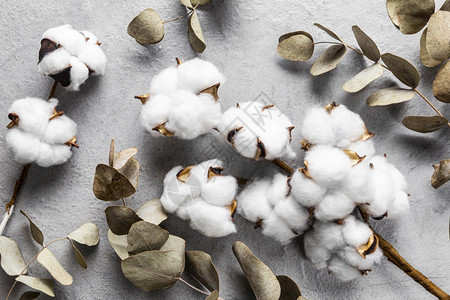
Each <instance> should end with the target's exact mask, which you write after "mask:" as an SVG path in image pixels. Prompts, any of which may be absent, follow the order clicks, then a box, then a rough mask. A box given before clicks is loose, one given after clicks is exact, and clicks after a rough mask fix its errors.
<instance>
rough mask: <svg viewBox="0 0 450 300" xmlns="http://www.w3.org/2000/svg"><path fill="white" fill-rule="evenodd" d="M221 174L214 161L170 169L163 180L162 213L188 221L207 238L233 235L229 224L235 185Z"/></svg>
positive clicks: (234, 203) (234, 207)
mask: <svg viewBox="0 0 450 300" xmlns="http://www.w3.org/2000/svg"><path fill="white" fill-rule="evenodd" d="M223 170H224V168H223V163H222V162H221V161H219V160H216V159H214V160H209V161H205V162H203V163H201V164H198V165H195V166H187V167H184V168H183V167H181V166H178V167H175V168H173V169H172V170H171V171H169V172H168V173H167V175H166V177H165V179H164V191H163V195H162V196H161V204H162V205H163V207H164V209H165V210H166V211H167V212H169V213H174V214H176V215H177V216H178V217H180V218H181V219H184V220H187V221H190V225H191V227H192V228H193V229H195V230H197V231H199V232H200V233H202V234H204V235H206V236H209V237H222V236H226V235H228V234H231V233H234V232H236V228H235V226H234V224H233V222H232V221H233V217H234V214H235V211H236V207H237V202H236V200H235V195H236V192H237V181H236V179H235V178H234V177H232V176H227V175H223V174H221V173H222V171H223Z"/></svg>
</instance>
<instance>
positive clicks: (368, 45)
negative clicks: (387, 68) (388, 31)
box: [352, 25, 380, 61]
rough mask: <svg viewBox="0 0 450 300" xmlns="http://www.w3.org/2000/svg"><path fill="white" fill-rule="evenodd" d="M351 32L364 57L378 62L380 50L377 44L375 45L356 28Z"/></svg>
mask: <svg viewBox="0 0 450 300" xmlns="http://www.w3.org/2000/svg"><path fill="white" fill-rule="evenodd" d="M352 30H353V34H354V35H355V38H356V41H357V42H358V45H359V47H360V48H361V51H362V52H363V53H364V55H365V56H367V58H369V59H371V60H373V61H379V60H380V50H379V49H378V47H377V44H375V42H374V41H373V40H372V39H371V38H370V37H369V36H368V35H367V34H365V33H364V31H362V30H361V28H359V27H358V26H356V25H355V26H353V27H352Z"/></svg>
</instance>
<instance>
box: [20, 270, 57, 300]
mask: <svg viewBox="0 0 450 300" xmlns="http://www.w3.org/2000/svg"><path fill="white" fill-rule="evenodd" d="M16 281H18V282H22V283H23V284H26V285H28V286H29V287H30V288H32V289H35V290H38V291H41V292H43V293H44V294H46V295H49V296H50V297H55V291H54V285H55V283H54V281H53V280H52V279H47V278H39V277H31V276H25V275H20V276H18V277H16Z"/></svg>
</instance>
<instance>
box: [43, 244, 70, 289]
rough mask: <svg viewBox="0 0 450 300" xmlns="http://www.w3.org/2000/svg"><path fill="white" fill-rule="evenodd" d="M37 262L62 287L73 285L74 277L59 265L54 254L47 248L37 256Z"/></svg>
mask: <svg viewBox="0 0 450 300" xmlns="http://www.w3.org/2000/svg"><path fill="white" fill-rule="evenodd" d="M37 261H38V262H39V263H40V264H41V265H42V266H43V267H44V268H45V269H47V271H48V272H49V273H50V275H52V277H53V278H55V279H56V281H58V282H59V283H61V284H62V285H71V284H72V283H73V278H72V276H71V275H70V274H69V273H68V272H67V271H66V270H65V269H64V267H63V266H62V265H61V264H60V263H59V261H58V259H57V258H56V257H55V255H54V254H53V252H51V251H50V250H48V249H47V248H44V249H42V251H41V252H40V253H39V255H38V256H37Z"/></svg>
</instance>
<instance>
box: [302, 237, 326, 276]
mask: <svg viewBox="0 0 450 300" xmlns="http://www.w3.org/2000/svg"><path fill="white" fill-rule="evenodd" d="M303 245H304V249H305V255H306V257H307V258H308V259H309V260H310V261H311V262H312V263H313V264H314V266H315V267H316V269H319V270H320V269H323V268H325V267H326V266H327V261H328V260H329V259H330V257H331V251H330V250H328V249H327V248H325V247H322V246H320V245H319V244H318V243H317V240H316V238H315V235H314V232H313V231H312V230H310V231H308V232H307V233H306V234H305V236H304V238H303Z"/></svg>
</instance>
